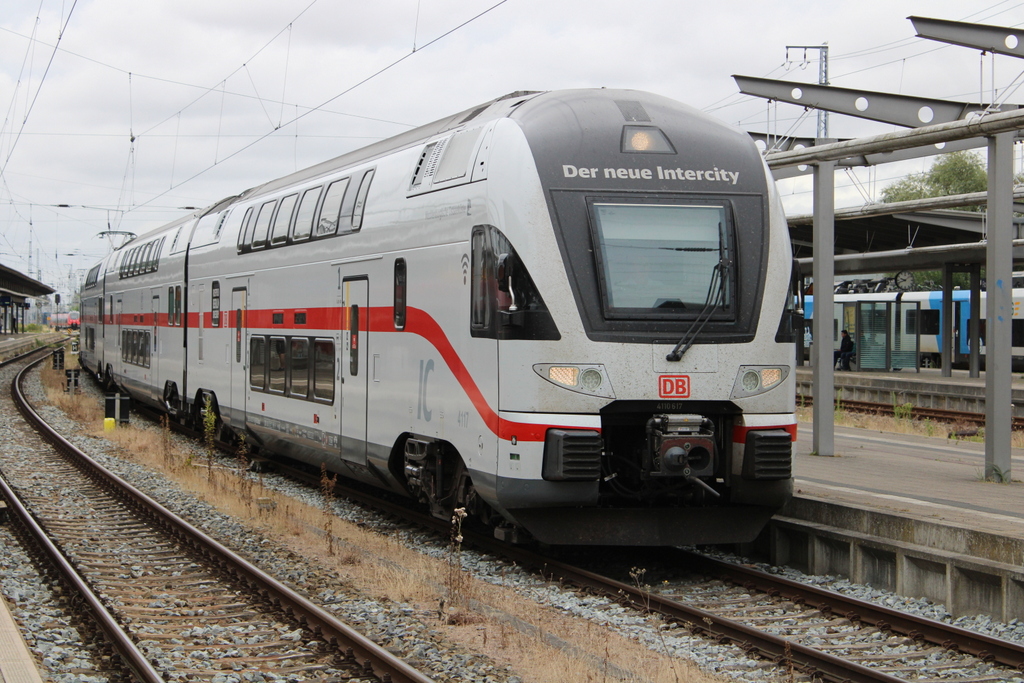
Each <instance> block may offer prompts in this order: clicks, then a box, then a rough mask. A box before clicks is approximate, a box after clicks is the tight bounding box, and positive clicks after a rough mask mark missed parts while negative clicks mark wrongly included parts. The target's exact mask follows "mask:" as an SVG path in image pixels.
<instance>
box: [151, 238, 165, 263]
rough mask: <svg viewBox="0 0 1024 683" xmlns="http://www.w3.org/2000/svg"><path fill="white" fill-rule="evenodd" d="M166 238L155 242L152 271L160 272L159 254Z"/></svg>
mask: <svg viewBox="0 0 1024 683" xmlns="http://www.w3.org/2000/svg"><path fill="white" fill-rule="evenodd" d="M166 239H167V237H161V238H160V239H159V240H157V243H156V249H155V250H154V251H153V270H154V271H157V270H160V252H162V251H163V250H164V241H165V240H166Z"/></svg>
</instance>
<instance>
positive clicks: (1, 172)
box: [0, 0, 78, 177]
mask: <svg viewBox="0 0 1024 683" xmlns="http://www.w3.org/2000/svg"><path fill="white" fill-rule="evenodd" d="M77 4H78V0H74V2H73V3H72V4H71V9H70V10H68V16H67V18H66V19H65V20H64V24H63V25H62V26H61V28H60V32H58V33H57V44H56V45H54V47H53V51H52V52H50V59H49V61H47V63H46V68H45V69H44V70H43V75H42V76H41V77H40V78H39V86H38V87H37V88H36V92H35V94H34V95H33V96H32V101H31V102H29V104H28V107H27V108H26V110H25V116H24V117H23V118H22V121H21V126H20V127H19V128H18V133H17V135H15V136H14V140H12V141H11V146H10V148H9V149H8V150H7V157H6V158H5V159H4V163H3V166H0V177H2V176H3V175H4V172H5V171H6V170H7V164H9V163H10V161H11V157H12V156H13V155H14V149H15V147H17V146H18V140H20V139H21V131H23V130H24V129H25V125H26V124H27V123H28V117H29V115H31V113H32V109H33V108H34V107H35V104H36V102H37V101H38V99H39V93H40V92H42V89H43V83H45V82H46V76H47V74H49V73H50V67H51V66H53V59H54V57H56V56H57V47H58V46H59V45H60V41H61V39H63V38H64V31H66V30H67V28H68V24H69V23H70V22H71V15H72V13H74V11H75V6H76V5H77Z"/></svg>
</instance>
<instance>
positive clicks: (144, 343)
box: [139, 332, 149, 368]
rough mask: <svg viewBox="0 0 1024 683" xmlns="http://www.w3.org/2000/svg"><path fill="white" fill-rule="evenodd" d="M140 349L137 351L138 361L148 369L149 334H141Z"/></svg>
mask: <svg viewBox="0 0 1024 683" xmlns="http://www.w3.org/2000/svg"><path fill="white" fill-rule="evenodd" d="M141 337H142V340H141V344H140V346H141V348H140V349H139V357H140V358H139V360H140V361H141V364H142V365H143V366H145V367H147V368H148V367H149V332H143V333H142V334H141Z"/></svg>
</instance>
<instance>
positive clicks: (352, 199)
mask: <svg viewBox="0 0 1024 683" xmlns="http://www.w3.org/2000/svg"><path fill="white" fill-rule="evenodd" d="M362 175H363V176H365V175H366V173H365V172H364V173H363V174H362ZM353 178H355V180H354V181H353V182H352V183H351V184H350V185H349V186H348V191H347V192H346V193H345V201H343V202H342V203H341V214H340V217H339V218H338V220H339V222H340V223H341V225H342V227H344V229H345V230H346V231H348V230H350V229H351V225H352V209H353V208H355V205H356V195H358V194H359V188H360V186H361V185H362V179H361V176H360V175H358V174H357V175H355V176H353Z"/></svg>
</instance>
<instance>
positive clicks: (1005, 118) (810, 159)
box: [765, 109, 1024, 171]
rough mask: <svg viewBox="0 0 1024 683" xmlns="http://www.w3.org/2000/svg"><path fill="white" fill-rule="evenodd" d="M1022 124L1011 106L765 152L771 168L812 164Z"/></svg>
mask: <svg viewBox="0 0 1024 683" xmlns="http://www.w3.org/2000/svg"><path fill="white" fill-rule="evenodd" d="M1022 128H1024V110H1020V109H1014V110H1013V111H1004V112H999V113H992V112H989V113H987V114H985V115H984V116H976V117H971V118H969V119H966V120H964V121H951V122H949V123H939V124H936V125H934V126H923V127H921V128H913V129H911V130H903V131H896V132H893V133H883V134H882V135H874V136H871V137H866V138H857V139H856V140H847V141H845V142H833V143H828V144H822V145H817V146H815V147H808V148H807V149H795V150H791V151H789V152H772V153H770V154H767V155H765V162H766V163H767V164H768V168H770V169H772V170H773V171H774V170H775V169H776V168H783V167H785V166H798V165H800V164H813V163H816V162H819V161H830V160H836V159H845V158H847V157H852V156H857V155H859V154H877V153H882V152H891V151H895V150H899V149H909V148H911V147H920V146H922V145H935V144H939V143H942V142H949V141H950V140H964V139H966V138H977V137H984V136H990V135H996V134H998V133H1005V132H1008V131H1016V130H1020V129H1022Z"/></svg>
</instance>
